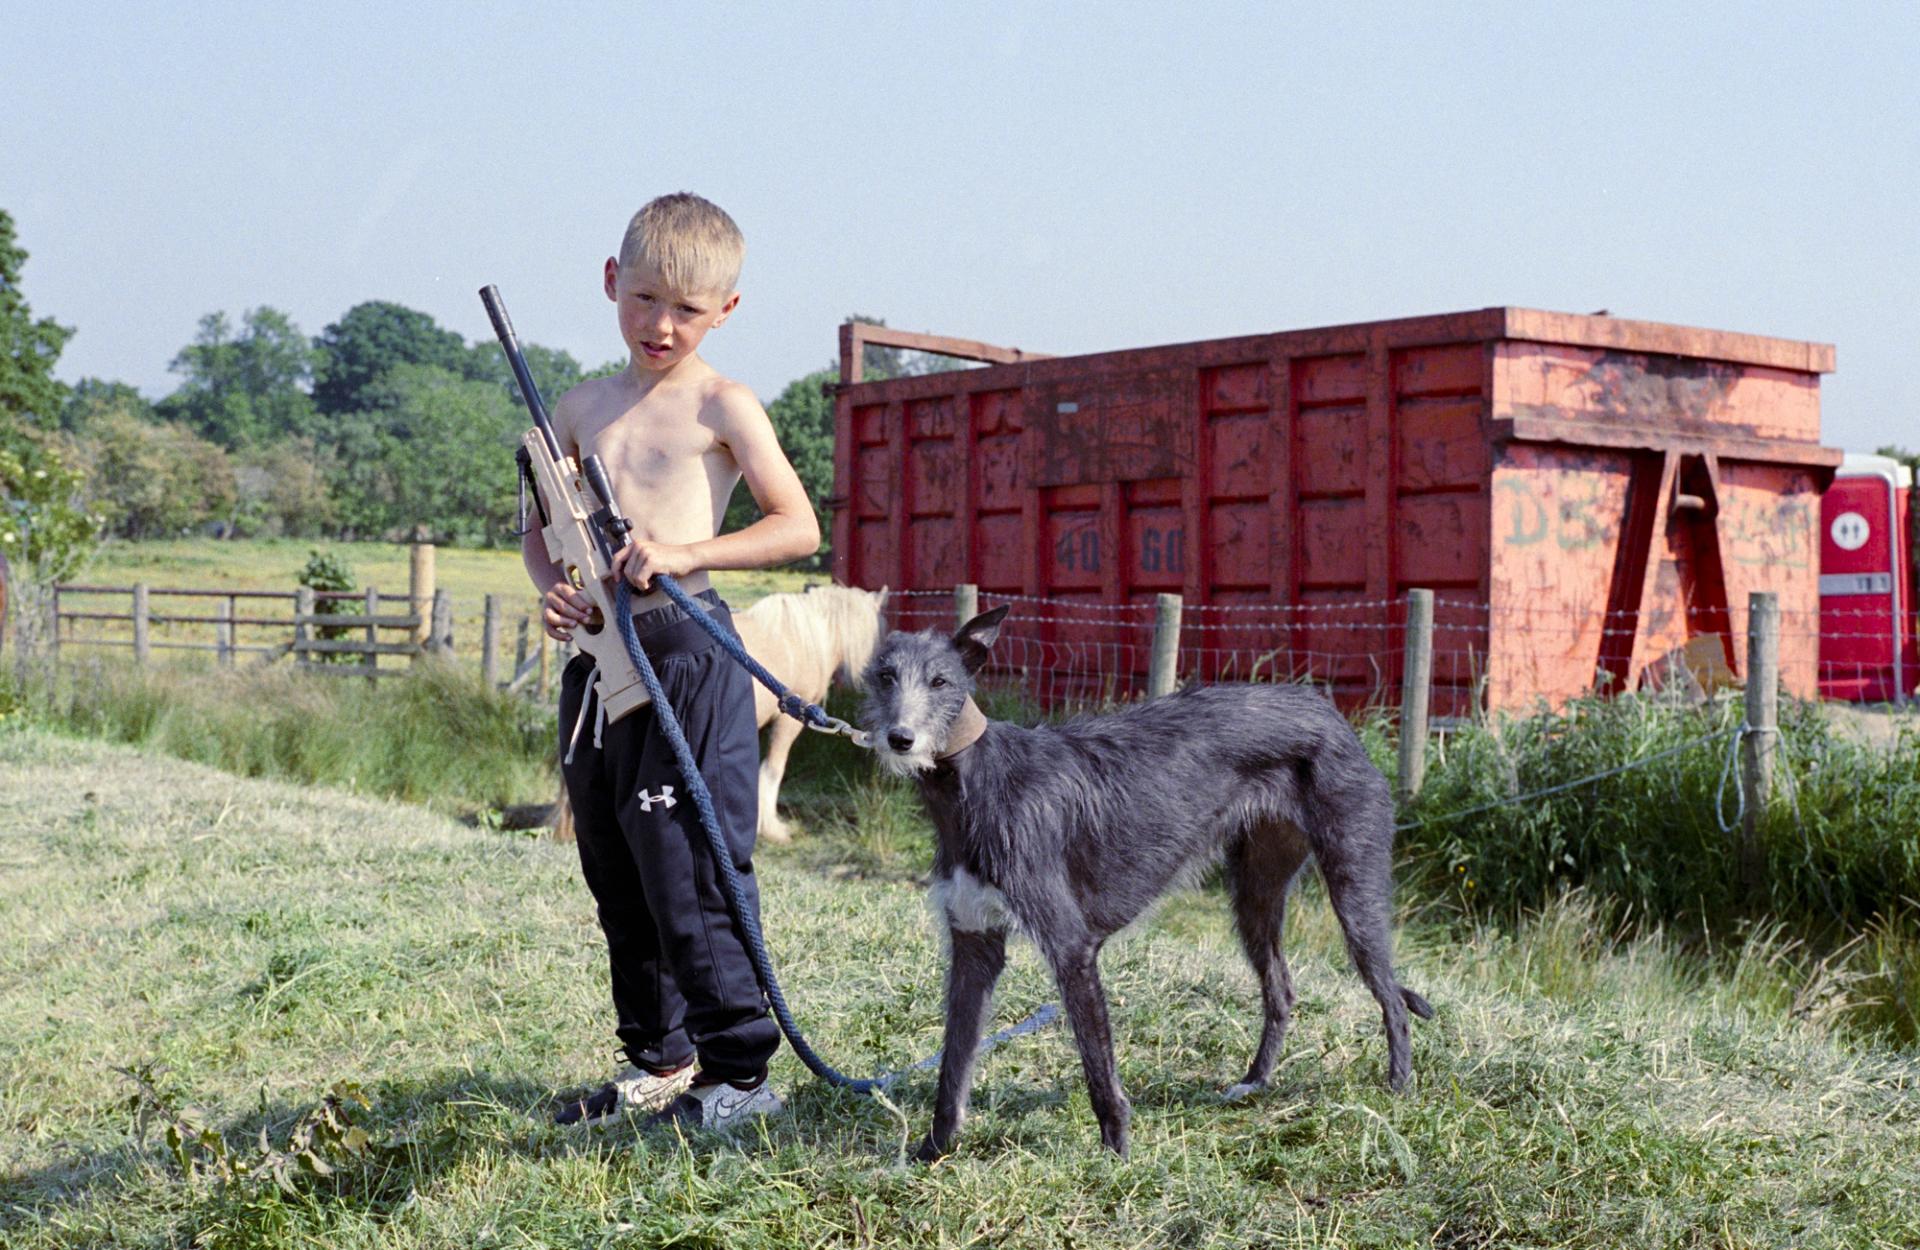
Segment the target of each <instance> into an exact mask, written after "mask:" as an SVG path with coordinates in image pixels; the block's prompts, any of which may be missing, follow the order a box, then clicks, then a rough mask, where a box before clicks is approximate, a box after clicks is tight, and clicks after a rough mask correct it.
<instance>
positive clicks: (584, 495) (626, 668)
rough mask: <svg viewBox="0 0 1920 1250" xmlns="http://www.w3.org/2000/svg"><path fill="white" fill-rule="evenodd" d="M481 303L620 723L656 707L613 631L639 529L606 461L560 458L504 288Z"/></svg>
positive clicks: (545, 512)
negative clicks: (527, 419) (621, 578)
mask: <svg viewBox="0 0 1920 1250" xmlns="http://www.w3.org/2000/svg"><path fill="white" fill-rule="evenodd" d="M480 302H481V303H483V304H485V305H486V306H487V316H488V317H489V318H490V319H491V320H492V321H493V332H494V334H495V335H496V336H497V337H498V338H499V340H500V350H501V351H503V352H505V353H506V354H507V364H508V365H509V366H510V367H511V368H512V369H513V377H514V381H516V382H518V383H519V384H520V395H521V398H523V399H525V400H526V401H527V410H528V411H529V412H531V413H532V414H533V428H532V429H531V430H528V431H527V432H526V435H525V436H524V437H523V438H522V439H521V440H520V450H519V451H518V452H517V453H515V456H514V458H515V459H516V460H517V461H519V464H520V473H521V476H522V477H523V478H524V479H525V480H526V481H527V482H528V483H530V484H531V485H532V486H533V491H534V503H535V505H536V506H537V507H538V508H539V512H540V526H541V528H540V536H541V537H542V538H543V539H545V540H546V544H547V558H548V559H549V560H552V561H553V562H554V563H555V564H558V565H559V566H560V567H561V568H562V569H564V570H566V575H567V580H568V581H569V582H571V583H572V584H573V586H574V588H575V589H577V590H580V591H582V592H584V593H585V594H586V595H587V597H588V598H590V599H592V600H593V603H594V608H593V611H592V613H591V614H590V615H589V617H588V619H587V622H586V624H585V625H582V626H581V627H580V629H579V630H578V631H577V632H576V633H575V634H574V642H575V643H576V644H577V645H578V646H579V648H580V649H581V650H582V651H585V652H586V653H587V654H588V655H591V656H592V657H593V658H594V662H595V664H597V665H598V668H599V676H598V678H597V679H596V680H595V682H594V692H595V693H596V694H597V695H598V696H599V699H600V706H601V707H603V708H605V709H606V716H607V719H608V720H609V721H615V720H619V719H620V718H621V717H622V716H625V715H626V714H627V713H628V712H631V711H633V709H635V708H637V707H640V706H642V705H644V704H646V703H648V702H650V701H651V696H649V695H648V694H647V688H646V686H644V685H643V684H641V681H640V674H639V673H637V672H635V671H634V668H633V661H632V660H631V659H629V658H628V656H627V648H626V646H625V644H624V643H622V642H621V641H620V631H618V630H615V629H608V628H607V622H609V621H611V620H612V619H613V613H614V601H613V584H612V579H613V576H614V571H613V557H614V553H615V552H617V551H619V550H620V549H621V548H622V547H624V546H626V545H627V535H628V534H630V533H631V532H632V531H633V523H632V522H631V521H629V520H627V518H626V517H625V516H623V515H622V514H621V512H620V503H619V501H618V500H617V499H615V498H614V495H613V483H612V482H611V481H610V480H609V479H608V477H607V470H606V466H605V465H603V464H601V463H600V457H598V456H592V455H590V456H587V457H586V462H585V464H576V463H575V462H574V459H573V457H572V456H568V455H564V454H562V452H561V450H560V440H559V439H558V438H557V437H555V436H554V432H553V422H552V421H551V420H549V419H548V417H547V406H546V404H544V403H542V402H541V399H540V391H539V388H537V387H536V386H534V384H533V374H532V373H531V372H530V371H529V370H528V369H527V358H526V356H525V355H524V354H523V353H522V352H521V351H520V340H519V339H518V338H516V337H515V336H514V333H513V323H512V322H511V321H509V320H507V306H506V305H505V304H503V303H501V302H500V292H499V290H498V288H496V287H493V286H484V287H481V288H480ZM522 524H525V522H522Z"/></svg>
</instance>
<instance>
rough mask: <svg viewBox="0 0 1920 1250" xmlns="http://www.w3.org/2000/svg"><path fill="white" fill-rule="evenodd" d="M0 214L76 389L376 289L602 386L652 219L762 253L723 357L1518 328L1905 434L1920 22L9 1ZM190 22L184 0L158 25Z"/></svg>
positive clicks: (766, 376)
mask: <svg viewBox="0 0 1920 1250" xmlns="http://www.w3.org/2000/svg"><path fill="white" fill-rule="evenodd" d="M9 9H10V11H9V16H8V18H7V21H6V24H5V27H4V36H5V38H4V42H0V117H3V118H4V119H5V124H4V125H3V126H0V206H4V207H6V208H7V209H9V210H10V211H11V212H12V213H13V214H14V216H15V218H16V220H17V223H18V227H19V231H20V236H21V240H22V242H23V243H24V244H25V246H26V247H27V248H28V250H29V251H30V252H31V253H32V256H31V259H30V260H29V262H28V264H27V269H26V274H25V289H26V292H27V295H28V298H29V300H30V301H31V302H32V304H33V307H34V310H35V312H36V313H38V314H41V315H51V316H54V317H56V318H58V319H59V320H60V321H62V322H63V323H66V324H69V325H74V326H77V327H78V330H79V333H78V334H77V335H76V336H75V337H74V339H73V340H72V341H71V343H70V344H69V345H68V348H67V351H66V354H65V356H64V357H63V359H62V364H61V373H62V375H63V376H65V377H67V378H69V379H74V378H78V377H81V376H88V375H92V376H102V377H109V378H119V379H123V380H126V381H130V382H133V383H135V384H137V385H139V386H140V387H141V388H142V389H144V390H146V391H148V392H149V393H151V394H156V395H157V394H160V393H164V391H166V390H167V389H169V388H170V387H171V385H172V383H173V378H172V376H171V375H170V374H169V373H168V371H167V365H168V362H169V361H170V359H171V358H172V356H173V354H174V353H175V352H176V351H178V349H179V348H180V347H181V346H182V345H183V344H185V343H186V342H187V341H188V340H189V339H190V338H191V337H192V335H193V332H194V326H195V323H196V322H197V321H198V319H199V318H200V317H201V316H202V315H203V314H205V313H207V312H210V311H213V310H216V309H224V310H227V311H229V312H232V313H236V314H237V313H238V312H240V311H241V310H243V309H245V308H248V307H252V306H255V305H259V304H271V305H273V306H275V307H278V308H281V309H284V310H286V311H287V312H289V313H291V314H292V315H293V317H294V319H295V320H296V321H297V322H298V323H299V325H300V326H301V327H302V328H303V329H305V330H306V331H307V332H308V333H310V334H311V333H317V332H319V331H320V330H321V329H322V328H323V327H324V326H325V325H326V324H327V323H328V322H330V321H332V320H334V319H336V318H337V317H339V316H340V314H341V313H343V312H344V311H345V310H346V309H347V308H349V307H350V306H352V305H353V304H354V303H357V302H359V301H361V300H364V299H391V300H397V301H399V302H401V303H404V304H408V305H411V306H413V307H416V308H421V309H424V310H426V311H428V312H430V313H432V314H433V315H434V316H435V317H437V318H438V319H439V320H440V321H441V322H442V323H443V324H446V325H448V326H451V327H453V328H455V329H457V330H459V331H460V332H461V333H463V334H465V335H466V336H467V337H468V338H472V339H477V338H481V337H483V336H485V335H486V333H487V328H486V321H485V317H484V314H483V313H482V311H481V308H480V305H479V301H478V300H477V299H476V298H475V296H474V291H475V289H476V288H478V287H479V286H481V285H482V284H483V283H486V282H496V283H498V284H499V285H500V287H501V289H502V291H503V292H504V294H505V295H506V297H507V300H508V304H509V307H510V308H511V309H512V310H513V315H514V320H515V322H516V324H517V326H518V328H519V330H520V332H521V334H522V336H523V337H524V338H527V339H531V340H534V341H538V342H543V343H547V344H550V345H552V346H556V347H563V348H566V349H567V350H569V351H571V352H573V354H574V355H576V356H577V357H579V358H580V359H581V360H582V361H583V362H586V363H589V364H593V363H598V362H600V361H604V360H607V359H610V358H613V357H615V356H616V355H618V353H619V348H620V344H619V340H618V338H617V336H616V334H615V333H614V328H613V319H612V315H611V309H610V308H609V306H608V305H607V304H606V303H605V301H604V298H603V297H602V296H601V294H600V292H599V266H600V262H601V261H602V260H603V259H604V257H605V256H606V255H607V253H608V252H609V251H611V250H613V249H614V247H615V246H616V244H617V241H618V239H619V235H620V231H621V229H622V227H623V225H624V223H625V221H626V218H627V216H628V215H629V214H630V213H631V212H632V211H633V209H634V208H636V207H637V206H638V205H639V204H640V203H641V202H642V201H644V200H645V199H647V198H648V197H649V196H651V195H654V194H657V193H659V192H662V191H670V190H680V189H691V190H696V191H700V192H701V193H703V194H706V195H708V196H710V197H711V198H713V199H715V200H717V201H718V202H720V203H721V204H723V205H724V206H726V207H727V208H728V210H729V211H730V212H731V213H732V214H733V215H734V216H735V218H736V219H737V220H738V221H739V222H740V224H741V226H742V228H743V229H744V230H745V232H746V235H747V239H748V245H749V254H748V259H747V268H746V272H745V274H744V275H743V278H742V291H743V293H744V296H745V299H744V301H743V304H742V307H741V310H740V312H739V313H738V314H737V315H736V316H735V318H734V320H733V321H731V322H730V323H729V324H728V325H727V326H725V327H723V328H722V329H721V330H720V331H719V332H718V333H717V334H716V335H715V336H713V337H712V338H710V339H709V341H708V342H709V345H710V350H709V351H708V353H707V354H708V356H709V358H710V359H712V360H713V361H714V363H715V364H716V365H717V366H719V367H720V368H721V369H722V370H724V371H726V372H728V373H731V374H733V375H734V376H737V377H739V378H741V379H743V380H745V381H746V382H748V383H749V384H751V385H752V386H753V387H754V388H755V389H756V390H758V391H759V392H760V393H761V394H762V395H763V396H771V395H773V394H775V393H777V392H778V391H779V389H780V388H781V386H783V385H784V384H785V383H786V382H787V381H788V380H790V379H791V378H793V377H795V376H797V375H799V374H801V373H803V372H805V371H807V370H809V369H812V368H816V367H819V366H821V365H823V364H826V363H827V362H828V361H829V360H830V359H831V358H832V356H833V354H834V351H835V326H836V325H837V324H838V323H839V321H840V320H841V319H842V318H843V317H844V316H845V315H846V314H848V313H851V312H862V313H867V314H871V315H876V316H881V317H884V318H886V319H887V321H888V322H889V323H890V324H892V325H896V326H901V327H905V328H908V329H921V330H934V331H938V332H943V333H950V334H957V335H962V336H966V337H972V338H980V339H984V340H987V341H989V342H998V343H1006V344H1012V345H1018V346H1022V347H1027V348H1032V349H1036V350H1041V351H1052V352H1078V351H1094V350H1103V349H1108V348H1116V347H1129V346H1139V345H1145V344H1151V343H1165V342H1179V341H1184V340H1191V339H1196V338H1207V337H1214V336H1219V335H1228V334H1246V333H1255V332H1260V331H1266V330H1276V329H1287V328H1293V327H1298V326H1310V325H1321V324H1328V323H1334V322H1342V321H1353V320H1366V319H1373V318H1382V317H1396V316H1408V315H1413V314H1418V313H1428V312H1441V311H1450V310H1455V309H1462V308H1478V307H1484V306H1487V305H1494V304H1515V305H1526V306H1536V307H1544V308H1554V309H1563V310H1567V311H1574V312H1587V311H1592V310H1594V309H1598V308H1608V309H1610V310H1612V312H1613V313H1614V314H1615V315H1618V316H1627V317H1636V318H1644V319H1648V320H1656V321H1671V322H1678V323H1681V324H1689V325H1702V326H1711V327H1716V328H1721V329H1730V330H1742V331H1749V332H1753V333H1760V334H1774V335H1781V336H1785V337H1790V338H1805V339H1815V340H1820V341H1824V342H1832V343H1836V344H1838V346H1839V365H1840V368H1839V372H1838V373H1837V374H1835V375H1833V376H1832V377H1830V378H1829V379H1828V380H1827V382H1826V384H1825V387H1824V406H1825V414H1826V419H1825V436H1826V441H1828V442H1829V443H1833V444H1837V445H1841V446H1845V447H1848V448H1850V449H1856V450H1857V449H1863V448H1870V447H1872V446H1874V445H1876V444H1878V443H1881V442H1886V441H1890V440H1897V441H1904V442H1906V443H1907V444H1908V445H1910V446H1912V445H1920V382H1916V380H1915V379H1916V376H1920V205H1917V204H1916V199H1920V6H1916V5H1911V4H1847V3H1840V4H1825V5H1815V6H1808V5H1804V4H1773V3H1755V4H1746V5H1718V4H1691V5H1671V4H1658V5H1655V4H1649V5H1623V4H1588V5H1581V6H1577V7H1576V6H1572V5H1481V6H1462V5H1454V6H1439V5H1420V6H1413V5H1404V6H1403V5H1370V4H1339V5H1285V6H1283V5H1234V4H1181V5H1170V4H1164V3H1161V4H1140V5H1136V4H1108V5H1090V4H1028V5H1014V6H995V7H989V6H971V5H969V6H962V5H939V4H913V5H900V4H895V5H885V6H882V5H877V4H874V5H865V4H806V3H790V4H783V5H760V4H753V3H735V4H727V5H720V6H697V5H693V6H662V5H656V4H651V3H627V4H545V5H541V6H538V7H537V8H536V7H533V6H511V5H473V4H468V5H451V4H448V5H439V4H433V5H429V4H409V3H387V4H379V5H373V4H367V5H359V4H324V5H307V6H300V7H299V8H298V9H296V8H294V7H293V6H284V5H275V4H258V3H254V4H248V5H228V4H220V3H208V4H199V5H196V6H194V7H193V9H192V11H191V12H189V11H187V10H186V9H185V7H184V6H169V7H168V8H162V7H161V6H141V7H139V8H136V7H135V6H132V5H88V4H72V3H60V4H53V3H31V2H30V3H27V4H24V5H16V6H9ZM170 10H172V11H170Z"/></svg>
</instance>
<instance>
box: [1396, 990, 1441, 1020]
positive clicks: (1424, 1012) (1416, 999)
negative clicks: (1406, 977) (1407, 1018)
mask: <svg viewBox="0 0 1920 1250" xmlns="http://www.w3.org/2000/svg"><path fill="white" fill-rule="evenodd" d="M1400 997H1402V998H1404V999H1406V1000H1407V1010H1408V1011H1411V1012H1412V1013H1413V1014H1414V1015H1416V1016H1419V1017H1420V1018H1421V1019H1422V1020H1431V1019H1433V1004H1432V1003H1430V1002H1428V1001H1427V1000H1426V999H1424V998H1422V997H1420V995H1418V994H1416V993H1414V992H1413V991H1412V990H1410V989H1408V988H1407V987H1406V986H1404V985H1403V986H1401V987H1400Z"/></svg>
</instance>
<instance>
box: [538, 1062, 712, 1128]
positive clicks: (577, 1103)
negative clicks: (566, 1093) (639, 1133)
mask: <svg viewBox="0 0 1920 1250" xmlns="http://www.w3.org/2000/svg"><path fill="white" fill-rule="evenodd" d="M692 1084H693V1065H692V1064H688V1065H687V1066H686V1067H684V1068H681V1069H680V1070H679V1071H678V1072H669V1073H666V1074H665V1075H660V1074H658V1073H654V1072H649V1071H647V1070H646V1069H645V1068H638V1067H634V1066H633V1065H631V1064H629V1065H628V1066H627V1067H626V1068H624V1069H622V1070H621V1072H620V1075H619V1076H616V1077H614V1078H613V1079H612V1080H611V1081H608V1082H607V1083H606V1084H605V1085H602V1086H601V1087H600V1088H599V1089H597V1090H595V1091H594V1092H593V1093H591V1094H588V1095H586V1096H585V1097H583V1098H578V1099H575V1100H574V1101H573V1102H570V1103H568V1104H567V1105H566V1106H564V1107H562V1108H561V1109H560V1111H559V1114H557V1115H555V1116H554V1117H553V1122H554V1123H555V1124H558V1125H561V1126H562V1127H564V1128H592V1129H602V1128H606V1127H608V1126H609V1125H613V1124H619V1123H621V1122H623V1121H624V1120H626V1118H627V1117H628V1116H635V1115H652V1114H654V1113H655V1112H658V1111H661V1110H663V1109H664V1108H665V1107H667V1106H668V1105H669V1104H670V1103H672V1102H673V1100H674V1099H675V1098H678V1097H679V1096H680V1095H682V1094H684V1093H685V1092H686V1091H687V1087H688V1086H689V1085H692Z"/></svg>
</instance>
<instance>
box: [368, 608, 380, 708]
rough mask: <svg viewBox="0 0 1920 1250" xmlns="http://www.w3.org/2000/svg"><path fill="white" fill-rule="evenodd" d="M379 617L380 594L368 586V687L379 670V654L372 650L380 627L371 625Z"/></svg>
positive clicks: (378, 643) (378, 635)
mask: <svg viewBox="0 0 1920 1250" xmlns="http://www.w3.org/2000/svg"><path fill="white" fill-rule="evenodd" d="M379 615H380V592H379V591H377V590H375V589H374V588H373V587H371V586H369V587H367V654H366V662H367V684H368V685H369V686H371V685H373V684H374V674H375V673H376V672H378V671H379V668H380V653H379V652H378V651H375V650H374V649H373V648H375V647H377V646H379V645H380V627H379V626H378V625H375V624H374V623H373V620H374V618H375V617H377V616H379Z"/></svg>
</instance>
